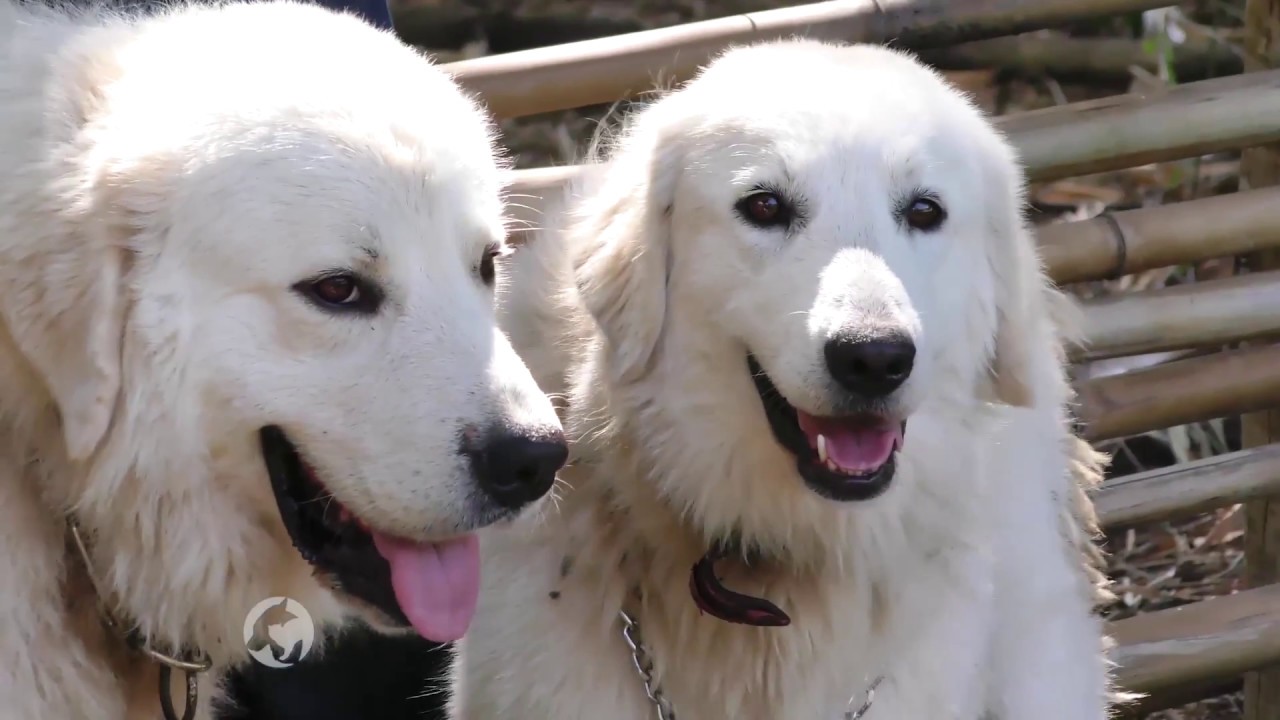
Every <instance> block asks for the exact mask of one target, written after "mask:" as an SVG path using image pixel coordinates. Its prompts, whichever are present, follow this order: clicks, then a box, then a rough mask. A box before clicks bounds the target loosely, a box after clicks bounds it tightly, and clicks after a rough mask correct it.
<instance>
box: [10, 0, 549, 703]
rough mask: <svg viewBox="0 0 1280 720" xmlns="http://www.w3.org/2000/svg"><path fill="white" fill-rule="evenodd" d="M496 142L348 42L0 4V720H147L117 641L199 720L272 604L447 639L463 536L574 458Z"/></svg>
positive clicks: (469, 574) (298, 17) (351, 22)
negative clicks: (176, 668) (510, 300)
mask: <svg viewBox="0 0 1280 720" xmlns="http://www.w3.org/2000/svg"><path fill="white" fill-rule="evenodd" d="M490 140H491V132H490V126H489V124H488V122H487V120H486V119H485V117H484V116H483V114H482V113H481V111H480V110H479V109H478V108H477V106H476V105H475V103H474V102H472V101H471V100H470V99H469V98H467V97H465V96H464V95H463V94H462V93H461V92H459V90H458V88H457V87H456V86H455V85H454V84H453V83H452V82H451V81H450V80H449V79H448V78H447V77H446V76H445V74H444V73H443V72H441V71H440V70H438V69H436V68H434V67H432V66H431V64H430V63H429V62H428V61H427V60H425V59H424V58H422V57H421V56H420V55H419V54H418V53H417V52H416V51H414V50H413V49H411V48H409V47H406V46H405V45H403V44H401V43H400V42H399V41H397V40H396V39H395V38H394V37H393V36H391V35H390V34H389V33H383V32H379V31H377V30H374V29H373V28H371V27H369V26H368V25H366V24H365V23H363V22H361V21H360V20H358V19H356V18H355V17H350V16H340V15H337V14H334V13H331V12H329V11H326V10H322V9H319V8H316V7H314V6H308V5H301V4H295V3H257V4H245V5H226V6H217V7H204V8H185V9H184V8H177V9H174V10H172V11H166V12H164V13H163V14H161V15H159V16H156V17H152V18H137V19H129V18H124V17H119V16H114V15H111V14H104V13H99V12H88V13H84V14H73V13H69V12H63V11H50V10H35V9H30V8H23V7H18V6H15V5H11V4H9V2H8V0H5V1H4V2H3V3H2V4H0V284H2V285H3V287H4V288H5V290H6V292H5V293H4V296H3V298H0V608H3V611H0V717H3V718H6V719H7V718H15V719H19V718H20V719H21V720H119V719H120V718H130V719H132V720H142V719H144V718H145V719H146V720H155V719H157V718H160V717H161V709H160V693H158V692H157V673H158V668H159V667H160V666H161V664H160V663H157V662H155V661H154V660H153V659H152V658H151V657H148V656H147V655H146V654H144V653H143V652H139V651H134V650H130V649H129V647H128V646H127V645H126V640H125V638H124V637H122V636H123V635H124V634H126V632H127V631H132V632H131V633H129V634H131V635H132V637H133V638H135V639H138V640H141V641H142V642H143V643H145V645H146V646H147V647H148V648H150V649H152V650H154V651H156V652H160V653H165V654H168V655H179V656H182V657H187V658H190V659H193V660H196V661H199V660H202V659H203V658H204V657H205V656H207V657H208V660H209V661H210V662H211V664H212V668H211V669H210V670H209V671H208V672H206V673H203V674H202V675H200V685H199V707H200V715H199V717H206V716H207V711H208V707H209V700H210V699H211V697H212V693H211V692H210V688H211V687H212V684H213V683H212V682H211V680H212V679H213V678H215V677H216V676H217V675H218V673H219V672H220V671H222V670H223V669H225V668H226V667H228V666H229V665H232V664H234V663H237V662H244V661H247V660H248V657H249V655H248V653H247V651H246V641H245V638H244V636H243V633H244V627H245V619H246V615H247V614H248V613H249V611H250V610H251V609H252V608H253V607H254V606H255V605H256V604H258V603H259V602H260V601H262V600H264V599H267V598H271V597H275V596H286V597H288V598H292V599H293V600H296V601H298V602H300V603H301V604H302V606H303V607H304V608H305V609H306V610H307V611H309V613H310V615H311V616H312V618H313V619H314V620H315V621H317V622H320V623H332V622H336V621H340V620H341V619H342V618H343V617H345V616H347V615H348V614H349V612H348V611H349V610H351V609H355V610H357V611H359V612H360V614H361V615H363V616H364V617H365V618H366V619H368V620H370V621H371V622H374V623H375V624H377V625H379V626H381V627H384V628H396V627H398V628H406V627H407V626H410V625H411V626H412V627H413V628H414V629H416V630H417V631H418V632H419V633H421V634H423V635H425V636H428V637H431V638H434V639H437V640H453V639H456V638H457V637H458V636H459V635H461V634H462V632H463V631H464V630H465V628H466V626H467V624H468V621H469V619H470V615H471V613H472V612H473V610H474V603H475V596H476V592H477V591H478V587H479V567H478V562H479V555H478V551H477V543H476V539H475V534H474V533H475V531H477V530H479V529H480V528H482V527H484V526H486V525H489V524H491V523H494V522H496V521H498V520H502V519H504V518H509V517H512V516H514V515H515V514H516V513H517V512H518V511H519V510H520V508H522V507H525V506H528V505H530V504H531V503H533V502H534V501H536V500H537V499H538V498H539V497H540V496H541V495H543V494H544V493H545V492H546V491H547V490H548V489H549V488H550V486H551V484H552V482H553V479H554V473H555V471H556V469H557V468H558V467H559V466H560V464H562V463H563V461H564V458H565V456H566V454H567V450H566V448H565V446H564V442H563V439H562V437H561V433H560V427H559V421H558V419H557V418H556V416H555V412H554V409H553V408H552V406H551V403H550V402H549V401H548V400H547V399H546V397H545V396H544V395H543V394H542V393H541V392H539V390H538V388H537V386H536V385H535V384H534V381H533V379H532V377H531V376H530V374H529V372H528V370H527V369H526V368H525V367H524V365H523V363H522V362H521V361H520V360H519V358H518V357H517V356H516V355H515V353H514V352H513V351H512V349H511V347H510V345H509V343H508V342H507V340H506V339H505V337H504V335H503V334H502V333H501V332H500V331H499V330H498V328H497V322H496V319H495V317H494V308H493V303H494V285H495V279H496V278H495V267H494V261H495V257H496V255H497V254H499V252H500V250H501V245H502V242H503V238H504V235H505V233H504V228H503V221H502V203H501V197H500V190H501V175H500V172H499V168H498V166H497V163H496V162H495V160H494V156H493V148H492V146H491V143H490ZM72 528H75V529H76V530H77V531H78V533H79V535H80V538H81V539H82V540H83V541H84V545H85V550H86V552H85V553H84V555H87V562H86V558H85V557H82V554H81V552H80V551H79V549H78V547H77V546H76V543H75V541H74V532H73V531H72ZM91 579H92V580H96V581H97V585H98V588H97V591H95V588H94V584H93V582H91ZM99 601H101V603H102V604H103V605H104V606H105V608H106V611H107V613H108V614H109V615H110V616H111V617H113V618H114V619H115V620H116V621H118V622H119V624H120V627H118V628H107V627H104V622H103V617H102V615H101V614H100V613H99V611H98V603H99ZM287 619H288V618H287V617H284V618H280V619H278V620H276V622H280V623H283V622H284V621H285V620H287ZM288 649H289V648H286V650H288ZM180 659H181V658H180ZM182 675H183V673H182V672H176V673H174V678H173V683H172V696H173V700H174V705H175V706H176V708H175V712H176V713H177V715H176V716H179V717H180V716H182V712H183V704H184V702H183V701H184V696H185V694H186V693H185V692H184V691H183V690H182V683H181V680H182Z"/></svg>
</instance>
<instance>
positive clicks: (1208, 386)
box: [447, 0, 1280, 720]
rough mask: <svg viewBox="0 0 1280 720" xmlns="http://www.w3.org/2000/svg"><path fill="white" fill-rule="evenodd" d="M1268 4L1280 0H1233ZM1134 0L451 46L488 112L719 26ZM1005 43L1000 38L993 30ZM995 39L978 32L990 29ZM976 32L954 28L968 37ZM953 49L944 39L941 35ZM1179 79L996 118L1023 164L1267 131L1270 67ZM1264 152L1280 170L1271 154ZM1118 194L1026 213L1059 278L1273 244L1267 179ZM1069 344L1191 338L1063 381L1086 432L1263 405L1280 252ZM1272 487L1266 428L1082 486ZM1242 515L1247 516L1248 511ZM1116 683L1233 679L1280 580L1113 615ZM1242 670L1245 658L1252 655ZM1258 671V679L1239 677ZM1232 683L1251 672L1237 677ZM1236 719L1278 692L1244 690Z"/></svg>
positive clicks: (1099, 305)
mask: <svg viewBox="0 0 1280 720" xmlns="http://www.w3.org/2000/svg"><path fill="white" fill-rule="evenodd" d="M1248 2H1249V5H1250V7H1253V8H1254V10H1255V11H1256V7H1257V6H1259V5H1267V7H1268V8H1270V9H1271V12H1272V13H1273V16H1275V15H1280V11H1277V10H1276V8H1278V7H1280V0H1248ZM1268 3H1269V4H1268ZM1166 4H1167V3H1166V2H1159V1H1142V0H1039V1H1035V0H1021V1H1019V0H1003V1H988V2H983V1H980V0H914V1H913V0H844V1H842V2H825V3H818V4H814V5H807V6H801V7H794V8H786V9H781V10H773V11H768V12H761V13H754V14H751V15H740V16H734V17H731V18H724V19H720V20H712V21H707V22H701V23H692V24H689V25H685V26H681V27H677V28H671V29H665V30H653V31H646V32H640V33H633V34H629V35H623V36H618V37H612V38H606V39H603V40H590V41H584V42H578V43H571V44H567V45H561V46H556V47H550V48H545V49H540V50H531V51H525V52H517V53H510V54H507V55H497V56H492V57H486V58H480V59H476V60H467V61H463V62H458V63H453V64H450V65H448V66H447V67H448V69H450V70H451V71H452V72H454V74H455V75H456V76H457V77H459V78H460V79H461V81H462V82H463V83H464V84H465V85H467V86H468V87H470V88H471V89H472V90H474V91H475V92H477V93H478V94H479V95H480V96H481V97H482V98H483V99H484V100H485V101H486V102H487V103H488V104H489V106H490V108H491V109H492V110H493V111H494V112H495V113H496V114H497V115H498V116H503V117H512V116H519V115H527V114H533V113H539V112H545V111H550V110H558V109H566V108H573V107H578V106H583V105H588V104H595V103H603V102H611V101H614V100H618V99H621V98H625V97H628V96H632V95H635V94H637V93H638V92H640V91H644V90H646V89H648V88H650V87H652V86H653V84H654V81H655V80H656V79H659V78H664V79H671V80H680V79H683V78H687V77H689V76H690V74H691V73H692V72H693V71H694V70H695V69H696V68H697V67H698V66H699V65H700V64H702V63H704V62H705V61H706V60H707V59H708V58H709V57H711V56H712V55H713V54H714V53H716V52H718V51H719V50H720V49H721V48H723V47H725V46H726V45H727V44H730V43H736V42H742V41H745V40H755V39H765V38H774V37H782V36H786V35H791V34H805V35H808V36H811V37H819V38H825V39H837V40H845V41H849V40H859V41H872V42H883V41H888V40H894V41H895V42H898V43H899V44H902V45H906V46H909V47H912V48H916V49H932V50H931V52H933V53H934V54H936V55H945V54H946V50H945V49H943V48H944V46H948V45H951V44H954V43H958V42H963V41H972V40H975V39H980V38H994V37H997V36H1001V35H1008V34H1011V33H1013V32H1016V31H1021V30H1024V29H1028V28H1033V27H1043V26H1047V25H1052V24H1054V23H1058V22H1061V21H1063V20H1066V19H1074V18H1081V17H1090V16H1099V15H1106V14H1113V13H1120V12H1132V11H1136V10H1145V9H1150V8H1154V7H1159V6H1163V5H1166ZM1005 44H1006V45H1008V44H1009V43H1005ZM997 46H998V44H992V45H990V46H989V47H997ZM975 47H976V46H972V45H971V46H969V52H970V53H971V54H972V53H973V52H975V50H974V48H975ZM953 56H954V53H953ZM1250 69H1251V70H1257V71H1255V72H1249V73H1246V74H1242V75H1235V76H1230V77H1225V78H1219V79H1214V80H1205V81H1201V82H1195V83H1190V84H1186V85H1182V86H1179V87H1175V88H1172V89H1170V90H1168V91H1164V92H1158V93H1151V94H1148V95H1143V94H1129V95H1124V96H1117V97H1111V98H1106V99H1103V100H1098V101H1091V102H1085V103H1076V104H1070V105H1065V106H1061V107H1058V108H1053V109H1049V110H1044V111H1038V112H1032V113H1024V114H1019V115H1013V116H1008V117H1002V118H999V119H998V120H997V123H998V124H999V125H1000V127H1001V129H1002V130H1003V131H1004V132H1005V133H1006V134H1007V135H1008V137H1009V138H1010V140H1011V141H1012V142H1013V144H1014V145H1015V146H1016V147H1017V148H1018V150H1019V152H1020V155H1021V157H1022V158H1023V161H1024V163H1025V165H1026V168H1027V171H1028V174H1029V176H1030V177H1031V179H1032V180H1033V181H1044V180H1053V179H1060V178H1065V177H1070V176H1076V175H1081V174H1087V173H1095V172H1101V171H1110V170H1118V169H1123V168H1128V167H1133V166H1137V165H1142V164H1146V163H1151V162H1158V161H1169V160H1177V159H1183V158H1190V157H1196V156H1200V155H1204V154H1207V153H1212V152H1217V151H1222V150H1227V149H1239V148H1247V147H1251V146H1259V145H1264V144H1271V143H1280V70H1267V69H1258V68H1257V67H1254V66H1250ZM1278 167H1280V166H1278ZM578 171H579V169H578V168H576V167H572V166H570V167H560V168H541V169H537V170H524V171H517V172H515V173H513V175H512V176H511V186H510V190H511V195H512V197H513V198H514V200H515V203H514V204H513V210H514V214H515V216H516V219H517V225H525V226H529V227H536V226H537V225H538V223H539V216H540V212H541V198H542V197H543V196H546V195H549V194H552V193H555V192H558V189H559V188H560V187H561V186H562V185H563V184H564V183H565V182H566V181H567V180H568V179H570V178H572V177H573V176H574V175H575V174H576V173H577V172H578ZM1277 172H1280V170H1277ZM1258 188H1259V189H1252V190H1247V191H1242V192H1236V193H1233V194H1230V195H1223V196H1217V197H1212V198H1208V199H1202V200H1193V201H1188V202H1183V203H1179V204H1175V205H1170V206H1164V207H1154V208H1143V209H1136V210H1125V211H1117V212H1111V213H1107V214H1106V215H1104V216H1101V217H1097V218H1093V219H1090V220H1083V221H1078V222H1067V223H1059V224H1052V225H1047V226H1042V227H1040V228H1038V229H1037V231H1036V232H1037V242H1038V243H1039V247H1040V249H1041V253H1042V256H1043V258H1044V262H1045V266H1046V269H1047V271H1048V273H1049V274H1050V276H1051V277H1053V278H1054V279H1055V280H1056V281H1057V282H1059V283H1063V284H1065V283H1073V282H1081V281H1087V280H1096V279H1103V278H1111V277H1117V276H1120V275H1125V274H1129V273H1134V272H1139V271H1143V270H1150V269H1154V268H1159V267H1165V266H1170V265H1177V264H1181V263H1188V262H1196V261H1200V260H1205V259H1210V258H1216V257H1223V256H1230V255H1241V254H1249V253H1258V252H1260V251H1280V187H1261V186H1258ZM1084 329H1085V334H1086V336H1087V340H1088V342H1087V343H1086V344H1085V345H1084V346H1083V347H1079V348H1072V349H1071V351H1072V354H1073V357H1074V358H1076V359H1080V360H1091V359H1098V358H1112V357H1121V356H1129V355H1137V354H1143V353H1151V352H1158V351H1167V350H1196V351H1199V352H1201V353H1203V352H1205V351H1210V352H1209V354H1200V355H1197V356H1193V357H1187V358H1184V359H1179V360H1176V361H1173V362H1167V363H1164V364H1160V365H1156V366H1154V367H1150V368H1148V369H1144V370H1139V371H1132V372H1126V373H1122V374H1119V375H1113V376H1107V377H1100V378H1093V379H1085V380H1082V381H1080V382H1078V383H1077V390H1078V391H1079V398H1080V404H1079V407H1078V408H1077V415H1078V417H1079V419H1080V421H1081V432H1082V434H1083V435H1084V437H1086V438H1088V439H1089V440H1092V441H1097V440H1104V439H1110V438H1119V437H1125V436H1130V435H1134V434H1140V433H1144V432H1148V431H1151V430H1157V429H1161V428H1167V427H1171V426H1175V425H1179V424H1184V423H1189V422H1195V421H1201V420H1208V419H1213V418H1220V417H1224V416H1228V415H1234V414H1240V413H1248V412H1254V411H1259V410H1267V409H1271V408H1277V407H1280V345H1273V344H1271V343H1270V341H1271V340H1273V339H1275V338H1278V337H1280V269H1277V270H1274V271H1269V272H1259V273H1256V274H1251V275H1244V276H1240V277H1233V278H1229V279H1225V280H1217V281H1211V282H1201V283H1196V284H1192V285H1186V286H1175V287H1168V288H1162V289H1157V290H1148V291H1144V292H1138V293H1132V294H1128V295H1124V296H1122V297H1118V298H1107V299H1098V300H1090V301H1086V302H1085V303H1084ZM1275 497H1280V442H1277V443H1271V444H1263V445H1260V446H1257V447H1249V448H1247V449H1245V450H1242V451H1239V452H1234V453H1230V454H1227V455H1222V456H1218V457H1213V458H1209V459H1206V460H1201V461H1198V462H1192V463H1186V464H1182V465H1177V466H1174V467H1171V468H1165V469H1160V470H1155V471H1150V472H1142V473H1138V474H1135V475H1130V476H1125V477H1121V478H1116V479H1113V480H1109V481H1108V482H1106V483H1104V485H1103V487H1102V488H1101V489H1100V490H1099V492H1098V493H1097V495H1096V497H1095V502H1096V507H1097V509H1098V512H1099V516H1100V519H1101V521H1102V523H1103V524H1104V525H1105V526H1108V527H1123V526H1129V525H1134V524H1139V523H1146V522H1152V521H1158V520H1167V519H1171V518H1180V517H1185V516H1188V515H1193V514H1196V513H1200V512H1204V511H1207V510H1211V509H1214V508H1218V507H1222V506H1225V505H1229V504H1233V503H1239V502H1247V503H1253V504H1255V505H1257V504H1260V503H1262V502H1263V501H1265V500H1267V499H1270V498H1275ZM1251 532H1252V530H1251ZM1110 630H1111V632H1112V633H1113V635H1114V636H1115V638H1116V639H1117V640H1118V643H1119V644H1118V647H1117V648H1116V651H1115V655H1114V658H1115V660H1116V661H1117V662H1118V668H1117V674H1118V679H1119V683H1120V685H1121V686H1122V687H1124V688H1126V689H1130V690H1135V691H1140V692H1146V693H1151V697H1150V698H1148V699H1147V700H1146V701H1144V703H1143V704H1142V709H1143V710H1147V709H1154V708H1159V707H1162V706H1169V705H1172V704H1176V703H1181V702H1186V701H1190V700H1194V699H1197V698H1199V697H1204V696H1206V695H1208V694H1211V693H1213V692H1217V691H1220V690H1222V689H1223V688H1231V687H1239V686H1240V678H1241V676H1242V675H1243V674H1246V673H1253V671H1256V670H1258V669H1261V668H1265V667H1267V666H1272V665H1278V664H1280V584H1274V585H1264V586H1260V587H1254V588H1252V589H1249V590H1247V591H1244V592H1240V593H1237V594H1235V595H1231V596H1226V597H1220V598H1214V599H1211V600H1207V601H1203V602H1198V603H1194V604H1192V605H1188V606H1184V607H1180V608H1176V609H1173V610H1164V611H1159V612H1153V613H1147V614H1142V615H1139V616H1136V617H1133V618H1130V619H1126V620H1121V621H1118V622H1114V623H1111V624H1110ZM1250 676H1251V677H1254V678H1256V677H1262V676H1259V675H1257V674H1256V673H1255V674H1252V675H1250ZM1255 682H1256V681H1255ZM1246 685H1248V683H1246ZM1250 698H1251V700H1250V702H1252V703H1253V706H1252V707H1251V709H1250V710H1249V712H1250V715H1249V718H1250V719H1251V720H1253V719H1257V720H1263V719H1267V720H1274V718H1280V704H1269V703H1270V702H1271V701H1270V700H1269V699H1267V697H1266V693H1263V692H1254V693H1251V694H1250Z"/></svg>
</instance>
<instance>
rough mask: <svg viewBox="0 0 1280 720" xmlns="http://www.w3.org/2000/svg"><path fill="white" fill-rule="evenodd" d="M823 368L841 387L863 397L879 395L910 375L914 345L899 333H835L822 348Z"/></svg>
mask: <svg viewBox="0 0 1280 720" xmlns="http://www.w3.org/2000/svg"><path fill="white" fill-rule="evenodd" d="M823 354H824V355H825V356H826V360H827V370H828V371H829V372H830V373H831V377H833V378H835V380H836V382H838V383H840V386H841V387H843V388H844V389H845V390H848V391H849V392H851V393H854V394H855V395H861V396H862V397H864V398H868V399H875V398H882V397H884V396H885V395H888V394H889V393H891V392H893V391H894V390H897V389H898V388H899V387H901V386H902V383H904V382H906V380H907V377H908V376H909V375H911V368H912V366H913V365H914V364H915V360H916V346H915V343H913V342H911V340H910V338H907V337H904V336H902V335H892V336H889V337H878V338H867V339H858V338H851V337H848V336H837V337H835V338H832V339H831V340H828V341H827V344H826V347H824V348H823Z"/></svg>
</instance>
